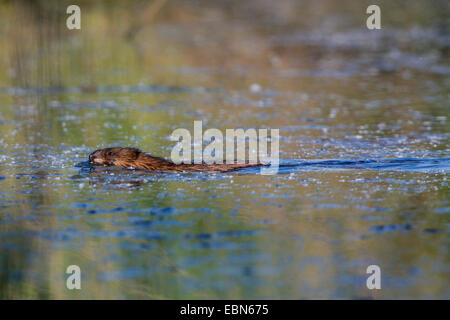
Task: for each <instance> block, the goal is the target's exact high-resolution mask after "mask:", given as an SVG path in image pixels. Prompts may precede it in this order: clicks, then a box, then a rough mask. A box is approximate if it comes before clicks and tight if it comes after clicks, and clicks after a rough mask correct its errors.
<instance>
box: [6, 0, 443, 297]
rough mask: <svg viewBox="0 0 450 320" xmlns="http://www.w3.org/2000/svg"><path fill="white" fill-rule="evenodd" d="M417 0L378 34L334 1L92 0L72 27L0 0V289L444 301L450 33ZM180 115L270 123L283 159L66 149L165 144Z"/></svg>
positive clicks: (211, 123) (167, 147) (186, 121)
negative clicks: (185, 161)
mask: <svg viewBox="0 0 450 320" xmlns="http://www.w3.org/2000/svg"><path fill="white" fill-rule="evenodd" d="M413 2H414V3H415V4H416V5H415V6H411V7H410V8H407V9H405V10H409V11H408V17H409V18H408V19H409V20H406V21H405V19H403V18H402V19H400V20H399V17H404V15H403V14H404V12H402V11H401V8H397V7H395V6H393V5H392V6H391V7H388V9H390V10H387V9H386V17H385V18H383V19H384V20H383V21H385V22H384V23H385V26H386V27H385V28H383V29H382V30H380V31H379V32H378V31H377V32H370V31H368V30H365V29H361V27H360V20H361V16H360V12H365V8H363V6H361V7H358V6H356V4H355V2H346V1H344V2H343V4H342V8H341V7H340V8H336V7H335V6H334V4H333V1H329V2H324V3H325V4H322V5H323V7H321V8H322V9H320V8H319V7H315V5H314V4H312V2H311V3H306V4H304V5H303V7H302V10H300V11H298V8H297V7H296V6H297V5H296V3H295V2H290V1H286V2H283V3H284V4H283V5H279V7H275V8H274V7H272V5H271V2H267V3H266V2H265V1H263V2H259V3H258V4H256V3H253V2H252V1H250V2H248V3H249V4H247V5H243V4H239V3H236V4H234V5H235V6H236V9H235V10H234V11H232V12H230V11H229V9H227V8H223V7H222V6H221V5H220V4H219V3H214V4H212V5H211V7H208V8H206V7H205V8H203V7H201V6H199V5H197V4H196V2H188V3H190V6H188V5H186V4H185V5H181V6H180V5H177V4H170V3H168V4H167V5H166V7H165V9H164V10H165V11H162V12H161V15H160V16H159V18H158V19H159V20H158V19H157V18H155V19H156V20H155V21H151V22H146V20H145V19H144V18H142V19H144V20H142V21H141V22H139V23H138V22H136V23H137V25H136V26H132V27H131V26H130V24H131V21H135V20H139V19H131V18H130V17H133V16H134V15H137V14H138V13H137V12H136V11H133V10H138V9H132V8H131V7H132V6H130V8H128V6H127V7H126V8H124V7H123V6H122V5H121V4H118V5H116V6H109V5H105V4H103V5H98V6H87V7H86V8H85V10H84V11H83V8H82V12H83V17H84V18H83V19H85V20H83V21H84V23H85V24H83V27H82V31H81V32H78V33H73V32H71V31H68V30H64V29H60V27H59V22H60V20H58V19H61V17H60V16H59V15H58V14H57V13H56V12H55V11H53V9H51V7H46V5H44V2H43V3H40V2H36V3H39V5H38V6H35V5H34V4H29V3H28V2H17V3H18V4H14V5H12V4H2V5H1V6H0V16H1V18H0V19H1V20H2V21H5V27H4V28H2V29H1V31H0V33H1V39H6V40H7V41H5V43H4V46H2V49H0V64H1V65H2V69H3V70H6V72H4V73H2V74H1V75H0V87H1V88H0V111H1V113H0V133H1V135H0V144H1V146H2V148H1V149H0V239H1V241H0V297H2V298H27V299H28V298H46V299H49V298H50V299H54V298H58V299H59V298H68V299H79V298H87V299H101V298H106V299H109V298H144V299H167V298H170V299H190V298H195V299H197V298H205V299H215V298H218V299H221V298H229V299H239V298H246V299H251V298H254V299H259V298H275V299H278V298H288V299H292V298H295V299H297V298H340V299H342V298H447V299H448V298H450V291H449V289H448V288H449V285H448V283H449V254H448V252H449V237H448V234H449V214H450V202H449V187H448V177H449V172H450V152H449V143H448V141H449V125H448V117H449V112H448V110H449V103H448V101H449V100H448V99H449V96H448V92H449V87H450V86H449V85H450V84H449V77H448V75H449V73H450V66H449V63H448V51H447V48H448V43H449V42H448V33H446V32H443V31H442V30H443V29H442V28H441V24H442V23H443V21H445V20H443V19H442V18H440V12H441V11H443V10H442V8H441V7H439V5H438V4H439V3H440V2H436V4H435V5H433V6H429V5H425V4H426V2H425V1H422V2H421V1H413ZM261 3H264V4H265V5H264V6H261ZM385 6H389V5H388V4H385ZM52 8H53V7H52ZM54 8H58V6H56V5H55V7H54ZM283 8H284V9H283ZM286 8H290V10H286ZM319 9H320V10H319ZM350 9H351V10H350ZM252 10H256V11H252ZM295 10H297V11H295ZM322 10H324V12H322ZM138 11H139V10H138ZM290 11H292V12H298V13H299V14H300V16H298V15H296V16H295V17H293V16H291V15H290V14H289V12H290ZM388 11H389V13H388ZM36 12H38V13H39V15H42V16H44V17H53V19H45V21H47V22H46V23H43V22H42V21H41V20H39V19H36V20H33V19H28V18H27V17H29V16H34V15H35V14H36ZM62 12H64V10H62ZM252 12H253V13H254V12H259V13H258V14H251V13H252ZM302 12H303V13H302ZM305 12H314V14H306V13H305ZM250 14H251V15H252V17H254V19H251V21H249V19H248V16H249V15H250ZM322 15H324V16H326V17H327V19H323V18H322ZM430 16H431V17H434V19H432V20H429V19H428V18H427V17H430ZM175 17H176V18H175ZM333 17H334V18H333ZM339 17H340V18H339ZM13 18H14V19H13ZM62 18H64V17H62ZM299 18H301V19H299ZM313 18H314V19H313ZM17 21H21V22H20V23H18V22H17ZM230 21H232V24H230V23H229V22H230ZM321 21H322V22H321ZM398 21H403V22H402V23H403V24H402V25H398ZM62 25H64V24H62ZM130 30H131V31H130ZM444 31H445V29H444ZM130 32H131V33H130ZM130 34H131V35H130ZM125 35H129V37H126V36H125ZM194 120H202V121H203V128H204V130H206V129H207V128H218V129H220V130H222V131H223V132H225V131H224V130H225V129H226V128H237V127H242V128H249V127H253V128H279V129H280V136H281V137H280V158H281V162H280V167H279V171H278V174H276V175H269V176H265V175H260V172H259V169H255V168H253V169H245V170H242V171H239V172H233V173H226V174H205V173H164V172H144V171H132V170H90V168H88V167H87V166H83V165H81V167H80V166H77V164H79V163H80V162H81V163H82V162H85V161H86V160H87V157H88V155H89V153H90V152H92V151H93V150H95V149H98V148H102V147H107V146H137V147H140V148H141V149H142V150H145V151H148V152H150V153H152V154H154V155H158V156H163V157H166V158H168V157H169V156H170V152H171V150H172V148H173V146H174V143H173V142H171V141H170V140H169V136H170V134H171V133H172V131H173V130H175V129H176V128H186V129H188V130H190V131H191V132H193V121H194ZM73 264H75V265H78V266H80V268H81V271H82V290H79V291H77V290H73V291H70V290H67V289H66V286H65V280H66V277H67V275H66V274H65V270H66V268H67V266H69V265H73ZM371 264H376V265H379V266H380V268H381V271H382V290H375V291H370V290H368V289H367V287H366V279H367V276H368V275H367V274H366V268H367V266H369V265H371Z"/></svg>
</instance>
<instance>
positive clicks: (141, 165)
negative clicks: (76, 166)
mask: <svg viewBox="0 0 450 320" xmlns="http://www.w3.org/2000/svg"><path fill="white" fill-rule="evenodd" d="M89 162H90V163H93V164H98V165H104V166H119V167H123V168H132V169H142V170H154V171H175V172H183V171H195V172H211V173H213V172H228V171H235V170H239V169H243V168H248V167H255V166H261V165H263V164H262V163H214V164H207V163H201V164H183V163H181V164H176V163H173V162H171V161H169V160H166V159H163V158H160V157H155V156H152V155H150V154H147V153H145V152H142V151H141V150H139V149H137V148H121V147H114V148H105V149H99V150H96V151H94V152H92V153H91V154H90V155H89Z"/></svg>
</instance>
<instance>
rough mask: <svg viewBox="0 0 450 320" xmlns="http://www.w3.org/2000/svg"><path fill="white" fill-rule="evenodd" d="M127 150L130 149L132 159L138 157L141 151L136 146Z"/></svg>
mask: <svg viewBox="0 0 450 320" xmlns="http://www.w3.org/2000/svg"><path fill="white" fill-rule="evenodd" d="M128 151H130V154H131V155H132V158H133V160H136V159H137V158H138V157H139V154H141V153H142V151H141V150H140V149H138V148H128Z"/></svg>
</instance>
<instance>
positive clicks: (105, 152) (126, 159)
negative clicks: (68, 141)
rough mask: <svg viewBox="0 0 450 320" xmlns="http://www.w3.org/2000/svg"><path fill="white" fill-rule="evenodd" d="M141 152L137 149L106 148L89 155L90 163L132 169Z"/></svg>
mask: <svg viewBox="0 0 450 320" xmlns="http://www.w3.org/2000/svg"><path fill="white" fill-rule="evenodd" d="M140 153H141V151H140V150H139V149H136V148H120V147H116V148H106V149H99V150H95V151H94V152H92V153H91V154H90V155H89V162H90V163H95V164H101V165H105V166H121V167H126V168H127V167H132V166H133V162H134V161H135V160H136V159H137V158H138V156H139V154H140Z"/></svg>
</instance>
